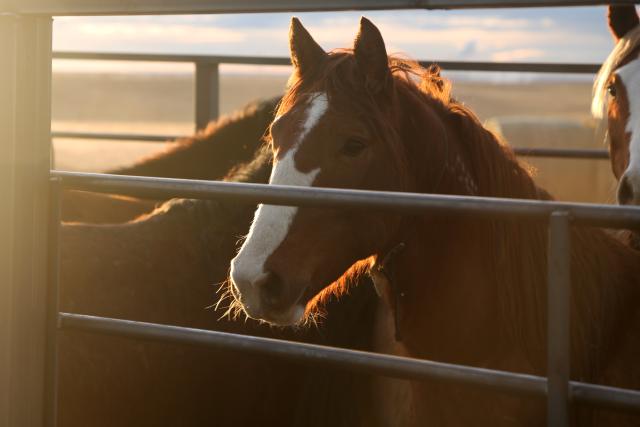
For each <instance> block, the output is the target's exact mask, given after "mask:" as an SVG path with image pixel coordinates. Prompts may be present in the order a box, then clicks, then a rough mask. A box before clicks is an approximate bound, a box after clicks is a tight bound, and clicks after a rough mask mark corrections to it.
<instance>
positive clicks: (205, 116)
mask: <svg viewBox="0 0 640 427" xmlns="http://www.w3.org/2000/svg"><path fill="white" fill-rule="evenodd" d="M53 58H54V59H61V60H93V61H96V60H100V61H143V62H177V63H191V64H194V66H195V127H196V129H204V128H205V127H206V126H207V123H209V121H210V120H214V119H217V118H218V115H219V108H220V65H221V64H243V65H283V66H286V65H291V62H290V60H289V58H276V57H271V58H270V57H259V56H258V57H256V56H220V55H217V56H214V55H162V54H136V53H95V52H54V53H53ZM434 63H435V64H438V65H440V67H442V69H443V70H445V71H486V72H517V73H525V72H526V73H557V74H595V73H596V72H597V71H598V69H599V67H600V66H599V65H598V64H571V63H535V62H477V61H476V62H472V61H439V60H431V61H426V60H422V61H420V64H421V65H423V66H429V65H430V64H434ZM52 136H53V137H54V138H81V139H89V140H113V141H147V142H163V141H174V140H176V139H178V138H180V136H179V135H148V134H123V133H119V134H114V133H98V132H67V131H59V132H53V133H52ZM514 151H515V153H516V154H517V155H519V156H528V157H560V158H577V159H608V158H609V153H608V152H607V151H606V150H593V149H591V150H589V149H571V148H537V147H529V148H520V147H517V148H515V149H514Z"/></svg>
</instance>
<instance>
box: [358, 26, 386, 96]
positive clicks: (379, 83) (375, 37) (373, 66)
mask: <svg viewBox="0 0 640 427" xmlns="http://www.w3.org/2000/svg"><path fill="white" fill-rule="evenodd" d="M353 53H354V55H355V58H356V63H357V64H358V68H359V69H360V71H361V72H362V73H363V74H364V84H365V87H366V88H367V89H368V90H369V91H370V92H371V94H373V95H377V94H379V93H380V92H382V91H384V90H385V89H387V88H388V87H389V85H390V83H391V81H392V79H391V70H390V69H389V59H388V57H387V50H386V48H385V47H384V40H383V39H382V34H380V30H378V28H377V27H376V26H375V25H373V23H372V22H371V21H369V20H368V19H367V18H365V17H364V16H363V17H362V18H360V31H359V32H358V35H357V36H356V39H355V41H354V42H353Z"/></svg>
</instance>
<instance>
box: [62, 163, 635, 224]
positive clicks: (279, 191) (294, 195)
mask: <svg viewBox="0 0 640 427" xmlns="http://www.w3.org/2000/svg"><path fill="white" fill-rule="evenodd" d="M51 176H52V177H54V178H59V179H60V180H61V185H62V186H63V187H65V188H68V189H75V190H86V191H96V192H103V193H119V194H129V195H136V196H140V197H150V198H158V199H162V198H171V197H184V198H194V199H222V200H234V201H238V202H246V203H269V204H274V205H295V206H312V207H332V208H335V207H342V208H356V209H377V210H383V211H394V212H404V213H423V212H447V213H456V214H458V215H473V216H474V217H484V218H502V219H527V220H538V221H546V220H547V219H548V217H549V215H550V214H551V213H552V212H554V211H566V212H568V213H569V215H571V218H572V221H573V223H575V224H578V225H591V226H598V227H607V228H634V227H637V226H639V225H640V207H633V206H613V205H597V204H588V203H565V202H550V201H549V202H548V201H541V200H521V199H500V198H493V197H472V196H451V195H436V194H419V193H400V192H389V191H365V190H342V189H333V188H308V187H293V186H284V185H266V184H248V183H238V182H221V181H201V180H188V179H173V178H152V177H137V176H124V175H107V174H95V173H82V172H65V171H55V170H54V171H51Z"/></svg>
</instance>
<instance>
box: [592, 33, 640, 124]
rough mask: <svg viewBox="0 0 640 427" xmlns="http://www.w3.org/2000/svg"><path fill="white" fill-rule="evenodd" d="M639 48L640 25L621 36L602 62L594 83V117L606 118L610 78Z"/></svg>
mask: <svg viewBox="0 0 640 427" xmlns="http://www.w3.org/2000/svg"><path fill="white" fill-rule="evenodd" d="M638 48H640V26H638V27H636V28H634V29H632V30H631V31H629V32H628V33H627V34H625V35H624V37H622V38H620V40H618V42H617V43H616V45H615V47H614V48H613V50H612V51H611V53H610V54H609V56H608V57H607V59H606V60H605V61H604V62H603V63H602V66H601V67H600V70H599V71H598V74H597V75H596V78H595V80H594V83H593V92H592V100H591V114H592V115H593V116H594V117H596V118H599V119H604V118H606V114H605V111H606V108H607V102H606V100H607V84H608V82H609V79H610V78H611V75H612V74H613V73H614V72H615V70H616V69H617V68H618V67H619V66H620V65H621V64H622V63H623V62H624V61H625V60H626V59H627V57H628V56H629V54H631V52H633V51H634V50H636V49H638Z"/></svg>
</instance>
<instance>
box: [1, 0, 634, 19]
mask: <svg viewBox="0 0 640 427" xmlns="http://www.w3.org/2000/svg"><path fill="white" fill-rule="evenodd" d="M633 3H637V0H636V1H634V0H308V1H302V2H301V1H298V0H267V1H261V0H244V1H242V2H238V1H234V0H189V1H182V0H130V1H126V2H123V1H117V0H111V1H101V2H95V1H86V0H65V1H64V2H60V1H51V0H2V3H0V12H10V13H19V14H37V15H52V16H64V15H67V16H68V15H151V14H153V15H160V14H171V15H180V14H200V13H262V12H314V11H342V10H384V9H429V10H431V9H474V8H515V7H552V6H586V5H600V4H633Z"/></svg>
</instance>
